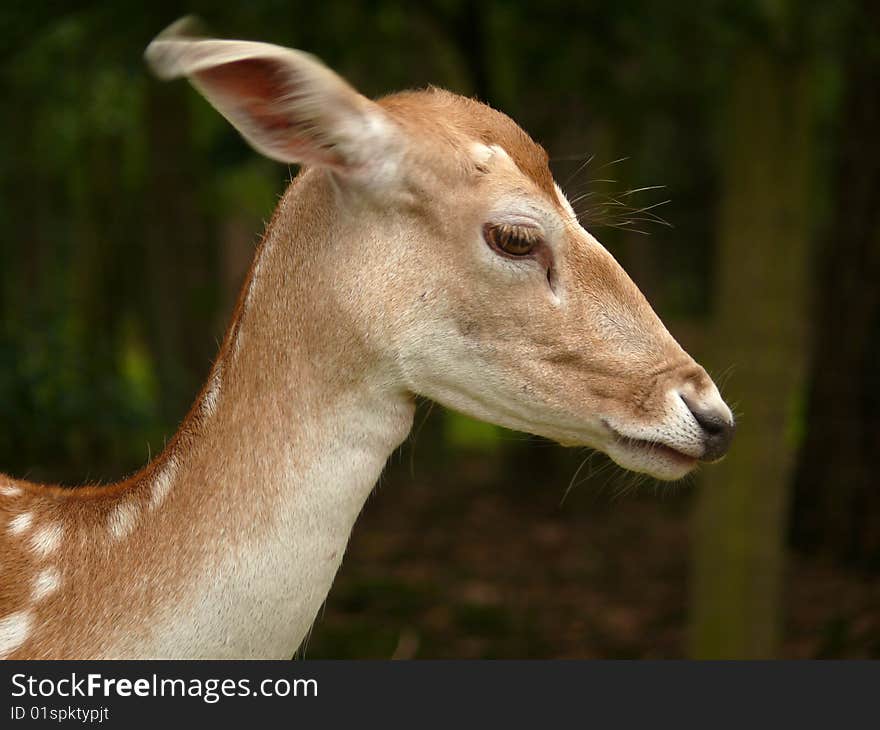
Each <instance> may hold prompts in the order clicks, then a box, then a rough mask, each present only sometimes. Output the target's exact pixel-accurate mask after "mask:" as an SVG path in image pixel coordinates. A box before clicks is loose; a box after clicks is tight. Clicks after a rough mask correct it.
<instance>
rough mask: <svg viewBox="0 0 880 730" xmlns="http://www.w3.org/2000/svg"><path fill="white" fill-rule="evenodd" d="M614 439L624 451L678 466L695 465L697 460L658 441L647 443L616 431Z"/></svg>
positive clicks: (645, 440) (644, 440) (647, 441)
mask: <svg viewBox="0 0 880 730" xmlns="http://www.w3.org/2000/svg"><path fill="white" fill-rule="evenodd" d="M614 437H615V441H616V443H618V444H620V445H621V446H623V447H624V448H625V449H628V450H630V451H637V452H641V453H643V454H645V455H656V456H660V457H663V458H666V459H669V460H671V461H675V462H677V463H679V464H683V465H684V464H689V465H694V464H696V463H697V462H698V461H699V459H697V458H696V457H694V456H689V455H688V454H685V453H684V452H682V451H679V450H678V449H675V448H673V447H672V446H667V445H666V444H664V443H662V442H660V441H649V440H647V439H636V438H632V437H631V436H624V435H623V434H621V433H620V432H618V431H615V432H614Z"/></svg>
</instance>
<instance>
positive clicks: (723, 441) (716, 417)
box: [682, 398, 736, 461]
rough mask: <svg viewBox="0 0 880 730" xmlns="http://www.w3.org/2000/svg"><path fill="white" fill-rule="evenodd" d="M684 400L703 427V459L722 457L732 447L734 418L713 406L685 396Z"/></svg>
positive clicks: (734, 429)
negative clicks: (700, 404) (690, 399)
mask: <svg viewBox="0 0 880 730" xmlns="http://www.w3.org/2000/svg"><path fill="white" fill-rule="evenodd" d="M682 400H684V402H685V405H687V407H688V408H689V409H690V412H691V413H692V414H693V415H694V418H695V419H696V421H697V423H699V424H700V428H702V429H703V444H704V450H703V456H702V457H701V458H702V459H703V461H715V460H716V459H720V458H721V457H722V456H724V455H725V454H726V453H727V451H728V449H730V443H731V442H732V441H733V434H734V433H736V423H734V421H733V419H732V418H731V419H730V420H728V418H729V417H728V415H727V413H722V412H720V411H718V410H716V409H713V408H711V407H705V406H698V405H696V404H695V403H692V402H690V401H689V400H686V399H684V398H682Z"/></svg>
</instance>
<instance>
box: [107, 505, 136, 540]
mask: <svg viewBox="0 0 880 730" xmlns="http://www.w3.org/2000/svg"><path fill="white" fill-rule="evenodd" d="M137 515H138V506H137V504H136V503H135V502H120V503H119V504H117V505H116V506H115V507H114V508H113V509H112V510H110V516H109V517H108V518H107V529H108V530H110V537H112V538H113V539H114V540H121V539H122V538H123V537H125V536H126V535H128V534H130V533H131V531H132V530H133V529H134V525H135V522H136V521H137Z"/></svg>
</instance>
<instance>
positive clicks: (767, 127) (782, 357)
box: [690, 45, 812, 658]
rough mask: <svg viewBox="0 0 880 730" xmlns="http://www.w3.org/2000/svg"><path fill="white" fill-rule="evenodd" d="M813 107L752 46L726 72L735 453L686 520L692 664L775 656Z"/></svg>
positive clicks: (800, 372)
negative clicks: (689, 527) (691, 536)
mask: <svg viewBox="0 0 880 730" xmlns="http://www.w3.org/2000/svg"><path fill="white" fill-rule="evenodd" d="M811 111H812V104H811V98H810V86H809V83H808V74H807V68H806V67H805V65H804V64H803V63H798V62H795V61H792V60H788V61H786V60H784V59H783V58H782V57H781V56H777V55H774V54H773V53H772V51H771V50H770V49H769V47H767V46H758V45H755V46H752V47H750V48H748V49H746V50H744V51H743V52H742V53H741V55H740V56H739V57H738V58H737V60H736V62H735V66H734V69H733V77H732V88H731V93H730V96H729V107H728V109H727V111H726V120H725V121H726V125H727V130H726V132H727V134H726V137H725V139H724V153H723V158H722V199H721V206H720V218H719V230H718V246H719V250H718V267H717V274H716V281H715V293H716V305H715V309H716V319H715V321H714V328H715V332H714V335H713V337H712V340H713V341H714V342H715V343H717V344H716V345H715V347H714V348H713V355H712V356H710V364H713V365H715V375H716V376H717V375H719V373H720V371H721V369H723V368H727V367H728V366H731V367H732V371H731V376H730V379H729V385H728V387H727V388H726V392H725V397H726V398H727V400H728V402H731V403H733V404H734V408H735V410H736V411H737V412H738V413H739V414H740V416H739V429H738V433H737V438H736V440H735V442H734V445H733V449H732V451H731V453H730V455H729V457H728V458H727V460H726V461H724V462H723V463H722V464H719V465H717V466H712V467H709V468H707V469H706V471H705V477H704V484H703V486H702V490H701V494H700V496H699V504H698V508H697V513H696V530H695V544H694V551H695V552H694V561H693V583H692V586H693V594H692V616H691V619H692V634H691V645H690V654H691V656H693V657H696V658H765V657H772V656H774V654H775V653H776V648H777V644H778V635H779V630H778V627H779V624H780V578H781V574H782V570H783V563H784V555H783V552H784V549H783V545H784V535H785V528H786V512H787V504H788V489H787V485H788V483H789V478H790V474H791V469H792V462H793V456H794V453H795V449H796V440H797V439H796V433H795V431H794V424H795V423H796V420H795V416H796V408H797V405H798V403H799V399H800V398H801V397H802V388H803V381H804V370H805V349H806V343H805V336H804V335H805V310H806V303H805V298H806V290H807V278H808V266H807V262H808V260H809V258H810V228H811V225H810V224H811V215H810V211H811V206H810V205H809V198H810V190H809V187H810V186H809V184H808V180H809V179H810V172H811V166H812V160H811V142H812V139H811V130H812V118H811V117H812V114H811Z"/></svg>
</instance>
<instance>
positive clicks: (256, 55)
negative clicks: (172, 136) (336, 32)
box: [145, 21, 397, 172]
mask: <svg viewBox="0 0 880 730" xmlns="http://www.w3.org/2000/svg"><path fill="white" fill-rule="evenodd" d="M183 27H184V25H183V23H182V22H180V21H179V22H178V23H175V24H174V25H172V26H171V27H170V28H168V30H166V31H165V32H163V33H162V34H160V35H159V36H158V37H157V38H156V39H155V40H154V41H153V42H152V43H151V44H150V45H149V46H148V48H147V50H146V53H145V57H146V59H147V62H148V63H149V65H150V67H151V68H152V69H153V71H154V72H155V73H156V75H157V76H159V77H160V78H163V79H173V78H178V77H180V76H186V77H187V78H188V79H189V80H190V81H191V82H192V84H193V86H195V87H196V88H197V89H198V90H199V91H200V92H201V93H202V95H203V96H204V97H205V98H206V99H207V100H208V101H209V102H211V104H212V105H213V106H214V107H215V108H216V109H217V111H219V112H220V113H221V114H222V115H223V116H224V117H226V119H228V120H229V122H230V123H231V124H232V125H233V126H234V127H235V128H236V129H237V130H238V131H239V132H240V133H241V135H242V136H243V137H244V138H245V140H247V141H248V142H249V143H250V144H251V145H252V146H253V147H254V148H255V149H256V150H257V151H259V152H261V153H262V154H264V155H266V156H267V157H270V158H272V159H273V160H278V161H279V162H286V163H302V164H306V165H321V166H325V167H331V168H334V169H336V170H338V171H340V172H348V171H355V170H356V169H358V168H362V167H364V166H365V165H367V164H369V163H370V162H371V160H373V159H376V158H379V157H380V156H382V155H384V154H385V153H387V151H388V147H389V146H390V144H391V143H392V141H393V139H394V137H395V135H396V133H397V129H396V125H395V124H394V122H392V121H391V120H390V119H389V118H388V116H387V115H386V114H385V112H384V111H383V110H382V109H381V108H380V107H379V106H378V105H377V104H375V103H374V102H372V101H370V100H369V99H367V98H366V97H364V96H362V95H361V94H359V93H358V92H357V91H355V90H354V89H353V88H352V87H351V86H349V85H348V84H347V83H346V82H345V81H344V80H343V79H342V78H341V77H340V76H338V75H337V74H336V73H334V72H333V71H331V70H330V69H329V68H327V67H326V66H325V65H324V64H322V63H321V62H320V61H319V60H318V59H317V58H315V57H314V56H311V55H309V54H308V53H303V52H301V51H294V50H291V49H289V48H281V47H280V46H274V45H271V44H268V43H253V42H249V41H230V40H214V39H202V38H192V37H187V36H185V35H183V34H182V30H183Z"/></svg>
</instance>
